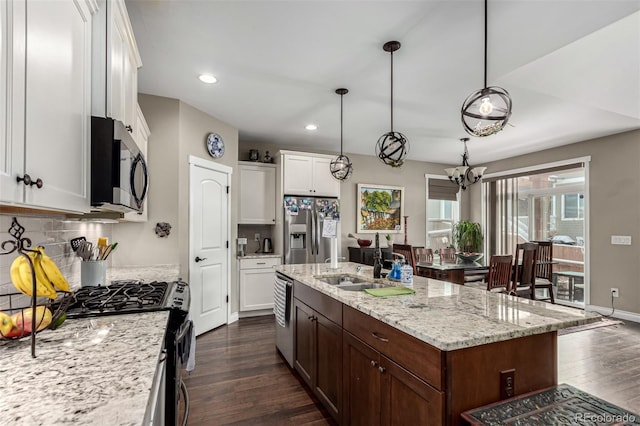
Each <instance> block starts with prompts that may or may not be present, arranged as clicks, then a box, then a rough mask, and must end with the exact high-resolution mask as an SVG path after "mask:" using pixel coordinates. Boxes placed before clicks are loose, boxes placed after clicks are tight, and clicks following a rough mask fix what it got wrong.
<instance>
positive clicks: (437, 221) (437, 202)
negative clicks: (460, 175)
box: [426, 175, 460, 250]
mask: <svg viewBox="0 0 640 426" xmlns="http://www.w3.org/2000/svg"><path fill="white" fill-rule="evenodd" d="M426 177H427V224H426V225H427V226H426V231H427V235H426V247H427V248H432V249H434V250H437V249H439V248H441V247H448V246H449V244H451V242H452V241H451V230H452V229H453V224H454V223H456V222H457V221H458V219H459V217H460V213H459V210H460V209H459V203H458V191H459V188H458V185H456V184H455V183H452V182H451V181H450V180H449V179H448V178H446V177H441V176H429V175H427V176H426Z"/></svg>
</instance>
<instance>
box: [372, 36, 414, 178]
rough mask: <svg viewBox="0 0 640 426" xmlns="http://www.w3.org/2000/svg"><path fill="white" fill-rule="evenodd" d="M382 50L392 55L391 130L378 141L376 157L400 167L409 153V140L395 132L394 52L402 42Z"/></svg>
mask: <svg viewBox="0 0 640 426" xmlns="http://www.w3.org/2000/svg"><path fill="white" fill-rule="evenodd" d="M382 49H384V51H385V52H389V53H391V130H390V131H389V132H387V133H385V134H384V135H382V136H380V139H378V142H377V143H376V155H377V156H378V158H379V159H380V161H382V162H383V163H384V164H386V165H387V166H391V167H400V166H402V164H403V163H404V159H405V158H406V156H407V154H408V153H409V141H408V140H407V138H406V137H405V136H404V135H403V134H402V133H400V132H394V131H393V52H395V51H396V50H398V49H400V42H399V41H388V42H386V43H385V44H384V46H382Z"/></svg>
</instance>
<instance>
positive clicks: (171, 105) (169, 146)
mask: <svg viewBox="0 0 640 426" xmlns="http://www.w3.org/2000/svg"><path fill="white" fill-rule="evenodd" d="M138 102H139V103H140V108H141V109H142V111H143V113H144V115H145V119H146V120H147V124H148V125H149V129H151V135H150V136H149V141H148V142H149V143H148V149H147V162H148V165H149V176H150V180H149V197H148V199H147V214H148V220H147V222H144V223H120V224H118V225H114V226H113V241H117V242H118V246H119V247H118V250H116V251H114V252H113V255H112V256H111V257H112V258H113V266H127V265H138V266H139V265H158V264H163V265H177V264H178V263H179V259H180V256H179V246H178V235H179V233H180V228H179V226H178V203H177V200H178V188H179V187H178V179H177V176H178V162H177V161H176V158H177V157H178V142H177V141H178V138H179V132H178V130H179V123H178V117H179V116H178V112H179V105H180V102H179V101H178V100H176V99H169V98H162V97H158V96H150V95H140V96H139V98H138ZM158 222H168V223H169V224H171V227H172V228H171V234H170V235H169V236H168V237H166V238H159V237H158V236H156V234H155V232H154V230H155V226H156V223H158ZM183 278H184V279H186V276H185V275H183Z"/></svg>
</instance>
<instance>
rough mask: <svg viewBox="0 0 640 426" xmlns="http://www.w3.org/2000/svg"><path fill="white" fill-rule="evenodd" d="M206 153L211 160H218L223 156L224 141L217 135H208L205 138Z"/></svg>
mask: <svg viewBox="0 0 640 426" xmlns="http://www.w3.org/2000/svg"><path fill="white" fill-rule="evenodd" d="M207 151H208V152H209V155H210V156H212V157H213V158H220V157H222V156H223V155H224V141H223V140H222V137H220V135H219V134H217V133H209V135H208V136H207Z"/></svg>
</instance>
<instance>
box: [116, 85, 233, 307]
mask: <svg viewBox="0 0 640 426" xmlns="http://www.w3.org/2000/svg"><path fill="white" fill-rule="evenodd" d="M138 98H139V99H138V101H139V103H140V108H141V109H142V112H143V114H144V116H145V119H146V120H147V123H148V124H149V128H150V129H151V135H150V137H149V145H148V155H147V157H148V163H149V174H150V185H149V199H148V207H147V209H148V210H147V211H148V215H149V219H148V221H147V222H146V223H123V224H118V225H115V226H114V227H113V229H114V230H113V239H114V241H118V242H119V244H121V246H119V247H121V248H122V250H118V251H117V252H114V255H113V265H114V266H125V265H153V264H172V265H179V266H180V276H181V277H182V278H183V279H188V276H189V258H188V255H189V156H190V155H193V156H196V157H200V158H203V159H206V160H211V161H213V159H212V158H211V157H210V156H209V154H208V153H207V150H206V145H205V140H206V136H207V134H209V133H211V132H215V133H218V134H219V135H220V136H222V139H223V140H224V142H225V153H224V156H223V157H222V158H221V159H219V160H215V161H216V162H218V163H220V164H224V165H226V166H230V167H232V168H234V169H235V168H236V166H237V162H238V130H237V129H235V128H233V127H231V126H229V125H228V124H226V123H223V122H222V121H220V120H217V119H215V118H213V117H211V116H209V115H207V114H205V113H204V112H202V111H199V110H197V109H195V108H193V107H192V106H190V105H187V104H185V103H184V102H181V101H179V100H177V99H170V98H164V97H160V96H153V95H145V94H140V95H139V97H138ZM234 178H235V176H233V174H232V176H231V182H232V184H231V197H230V203H231V233H230V234H231V235H230V241H229V244H230V247H232V248H233V247H235V244H234V241H235V238H236V228H237V226H236V223H237V220H236V216H237V213H236V205H237V203H236V202H235V200H236V199H237V188H236V185H234V184H233V183H234ZM157 222H169V223H170V224H171V226H172V228H171V234H170V235H169V237H167V238H158V237H157V236H156V235H155V232H154V229H155V225H156V223H157ZM230 254H231V270H230V271H229V272H230V277H231V283H232V284H231V294H230V301H231V311H232V312H237V311H238V307H239V301H238V290H237V285H236V284H235V283H236V270H237V267H236V258H235V251H234V250H233V249H232V250H231V251H230Z"/></svg>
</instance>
